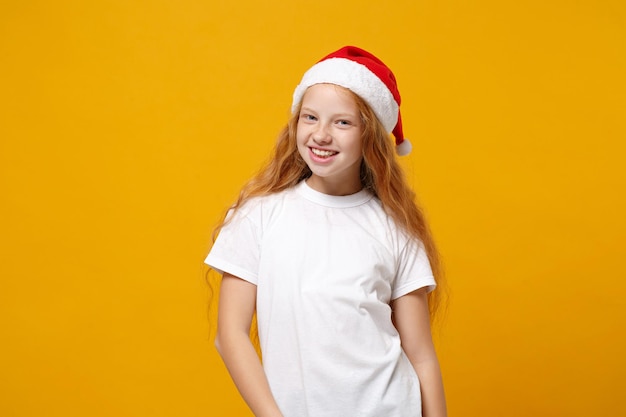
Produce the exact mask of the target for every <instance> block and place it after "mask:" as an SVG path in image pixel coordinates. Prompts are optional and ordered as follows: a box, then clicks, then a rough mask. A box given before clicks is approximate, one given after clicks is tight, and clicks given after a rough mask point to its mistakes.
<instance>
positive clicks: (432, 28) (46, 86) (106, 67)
mask: <svg viewBox="0 0 626 417" xmlns="http://www.w3.org/2000/svg"><path fill="white" fill-rule="evenodd" d="M383 4H384V5H383ZM625 12H626V6H625V3H624V2H623V1H621V0H613V1H609V0H606V1H602V0H582V1H576V2H574V1H565V0H561V1H543V0H530V1H515V2H514V1H495V0H492V1H488V0H475V1H458V0H453V1H424V0H420V1H412V0H406V1H396V2H393V1H392V2H367V1H362V0H351V1H346V2H337V1H327V0H320V1H317V2H290V1H285V2H280V1H275V2H269V4H265V3H263V2H252V1H244V2H239V1H199V0H181V1H176V2H174V1H169V2H167V1H145V0H144V1H124V0H109V1H69V0H59V1H47V2H46V1H16V2H8V1H3V2H2V4H1V5H0V95H1V96H0V98H1V100H0V211H1V216H0V236H1V247H0V250H1V252H0V253H1V261H0V329H1V332H2V333H1V334H2V336H1V337H2V339H1V343H0V415H2V416H5V417H13V416H20V417H22V416H151V417H157V416H185V417H187V416H249V415H250V414H249V412H248V411H247V409H246V407H245V405H244V404H243V402H242V401H241V400H240V399H239V397H238V395H237V393H236V391H235V389H234V388H233V385H232V383H231V382H230V380H229V378H228V376H227V374H226V372H225V370H224V368H223V366H222V364H221V362H220V361H219V359H218V357H217V355H216V353H215V350H214V349H213V347H212V343H211V342H210V341H209V335H208V334H209V331H208V324H207V314H206V303H207V298H208V296H207V288H206V285H205V282H204V269H203V267H202V260H203V258H204V256H205V254H206V252H207V251H208V248H209V245H210V232H211V229H212V227H213V225H214V224H215V222H216V221H217V219H218V216H219V215H220V214H221V213H222V211H223V210H224V208H225V207H226V206H227V205H228V204H229V203H230V202H231V201H232V199H233V198H234V196H235V195H236V192H237V190H238V188H239V187H240V186H241V185H242V183H243V182H244V181H245V179H246V178H248V177H249V176H250V175H251V174H252V173H253V172H254V171H255V169H256V168H257V167H258V166H259V164H260V163H261V161H262V160H263V159H264V158H265V157H266V156H267V154H268V152H269V149H270V147H271V146H272V143H273V141H274V138H275V136H276V134H277V132H278V131H279V130H280V128H281V127H282V125H283V124H284V122H285V121H286V118H287V116H288V109H289V105H290V98H291V93H292V90H293V88H294V87H295V85H296V83H297V82H298V80H299V78H300V76H301V74H302V73H303V72H304V71H305V70H306V69H307V68H308V67H309V66H310V65H312V64H313V62H314V61H316V60H317V59H319V58H321V57H322V56H323V55H325V54H326V53H328V52H330V51H332V50H334V49H336V48H338V47H340V46H343V45H344V44H356V45H359V46H362V47H364V48H366V49H369V50H371V51H372V52H374V53H376V54H377V55H379V56H380V57H382V58H383V59H384V60H385V61H386V62H387V63H388V64H389V65H390V66H391V67H392V68H393V69H394V71H395V72H396V75H397V77H398V80H399V84H400V91H401V93H402V95H403V106H402V110H403V118H404V124H405V133H406V134H407V136H408V137H409V138H410V139H411V140H412V142H413V144H414V147H415V150H414V152H413V154H412V155H411V156H410V157H408V158H406V159H404V161H403V164H404V165H405V166H406V168H407V170H408V173H409V176H410V178H411V182H412V183H413V184H414V186H415V187H416V189H417V191H418V193H419V195H420V199H421V201H422V203H423V205H424V206H425V208H426V211H427V213H428V216H429V218H430V220H431V222H432V227H433V229H434V232H435V234H436V237H437V240H438V242H439V245H440V249H441V251H442V254H443V257H444V260H445V263H446V270H447V276H448V280H449V283H450V286H451V290H452V296H451V300H450V304H449V309H448V315H447V319H446V322H445V325H444V327H443V328H442V329H441V330H439V331H438V332H437V345H438V348H439V352H440V359H441V363H442V369H443V374H444V378H445V384H446V390H447V396H448V403H449V409H450V414H451V415H455V416H466V417H470V416H481V417H484V416H624V415H626V405H625V403H624V399H623V394H624V389H625V388H626V387H625V383H624V377H625V375H626V363H625V362H626V360H625V352H626V342H625V339H626V337H625V336H624V327H625V326H624V318H625V311H624V307H623V298H624V293H625V289H626V284H625V279H626V274H625V272H626V266H625V260H624V247H625V245H624V238H625V237H626V233H625V232H626V230H625V229H626V227H625V221H624V211H625V209H626V204H625V197H624V188H625V187H624V177H625V176H624V171H623V168H622V166H623V160H624V155H625V152H624V151H625V145H624V141H625V139H626V123H625V118H626V117H625V116H626V99H625V97H626V86H625V82H624V74H626V13H625Z"/></svg>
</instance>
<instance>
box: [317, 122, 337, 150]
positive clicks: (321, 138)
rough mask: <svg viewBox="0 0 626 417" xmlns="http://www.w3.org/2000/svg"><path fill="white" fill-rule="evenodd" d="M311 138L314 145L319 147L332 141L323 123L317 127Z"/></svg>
mask: <svg viewBox="0 0 626 417" xmlns="http://www.w3.org/2000/svg"><path fill="white" fill-rule="evenodd" d="M312 138H313V141H314V142H315V143H317V144H320V145H321V144H327V143H330V142H331V141H332V140H333V138H332V136H331V135H330V133H329V132H328V128H327V126H326V125H325V124H323V123H320V124H319V125H318V126H317V129H315V131H314V132H313V135H312Z"/></svg>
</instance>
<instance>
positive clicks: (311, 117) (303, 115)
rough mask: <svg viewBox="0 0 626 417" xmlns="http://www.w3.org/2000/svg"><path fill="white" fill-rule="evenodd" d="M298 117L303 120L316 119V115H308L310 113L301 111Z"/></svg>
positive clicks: (310, 120) (311, 120)
mask: <svg viewBox="0 0 626 417" xmlns="http://www.w3.org/2000/svg"><path fill="white" fill-rule="evenodd" d="M300 118H301V119H302V120H304V121H305V122H314V121H316V120H317V117H315V116H313V115H310V114H306V113H302V114H301V115H300Z"/></svg>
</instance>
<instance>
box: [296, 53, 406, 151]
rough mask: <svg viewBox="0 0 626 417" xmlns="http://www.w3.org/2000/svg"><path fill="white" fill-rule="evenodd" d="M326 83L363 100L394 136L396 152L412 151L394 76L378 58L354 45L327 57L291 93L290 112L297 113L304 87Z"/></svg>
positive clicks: (308, 72)
mask: <svg viewBox="0 0 626 417" xmlns="http://www.w3.org/2000/svg"><path fill="white" fill-rule="evenodd" d="M325 83H328V84H335V85H339V86H341V87H344V88H347V89H349V90H351V91H352V92H354V93H355V94H357V95H358V96H359V97H361V98H362V99H363V100H365V102H366V103H367V104H368V105H369V106H370V107H371V108H372V110H373V111H374V113H375V114H376V117H378V120H379V121H380V122H381V124H382V125H383V127H384V128H385V130H387V132H388V133H393V136H394V137H395V139H396V153H397V154H398V155H408V154H409V153H410V152H411V149H412V146H411V143H410V142H409V141H408V140H407V139H406V138H405V137H404V133H403V132H402V117H401V116H400V92H399V91H398V84H397V82H396V77H395V76H394V75H393V72H391V69H389V67H387V66H386V65H385V64H384V63H383V62H382V61H381V60H380V59H378V58H376V57H375V56H374V55H372V54H371V53H369V52H367V51H365V50H363V49H361V48H357V47H356V46H344V47H343V48H341V49H339V50H337V51H335V52H332V53H330V54H328V55H327V56H325V57H324V58H322V59H321V60H320V61H319V62H318V63H317V64H315V65H313V66H312V67H311V68H310V69H309V70H308V71H307V72H306V73H304V76H303V77H302V80H301V81H300V84H298V86H297V87H296V89H295V91H294V93H293V102H292V106H291V111H292V112H295V111H296V109H297V107H298V104H299V103H300V101H301V100H302V97H304V93H305V91H306V89H307V88H309V87H310V86H312V85H315V84H325Z"/></svg>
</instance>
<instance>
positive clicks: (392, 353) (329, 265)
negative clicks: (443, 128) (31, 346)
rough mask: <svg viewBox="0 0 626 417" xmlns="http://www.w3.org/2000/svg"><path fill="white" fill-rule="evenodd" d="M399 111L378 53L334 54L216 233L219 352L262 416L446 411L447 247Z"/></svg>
mask: <svg viewBox="0 0 626 417" xmlns="http://www.w3.org/2000/svg"><path fill="white" fill-rule="evenodd" d="M399 105H400V95H399V93H398V89H397V85H396V81H395V77H394V75H393V74H392V72H391V71H390V70H389V68H387V67H386V66H385V64H383V63H382V62H381V61H380V60H379V59H377V58H376V57H375V56H373V55H372V54H370V53H368V52H366V51H364V50H362V49H359V48H356V47H351V46H348V47H344V48H342V49H340V50H338V51H336V52H333V53H331V54H330V55H328V56H326V57H325V58H323V59H322V60H321V61H320V62H318V63H317V64H315V65H314V66H313V67H312V68H311V69H309V70H308V71H307V72H306V73H305V75H304V77H303V79H302V81H301V82H300V84H299V85H298V86H297V88H296V90H295V92H294V98H293V104H292V117H291V119H290V121H289V123H288V125H287V126H286V127H285V129H284V130H283V132H282V133H281V135H280V137H279V139H278V142H277V144H276V147H275V150H274V154H273V158H272V159H271V160H270V162H269V163H268V164H267V166H266V167H265V168H263V169H262V170H261V171H260V172H259V174H257V175H256V176H255V177H254V178H253V179H252V180H251V181H250V182H249V183H248V184H247V185H246V186H245V187H244V188H243V190H242V191H241V193H240V195H239V198H238V200H237V202H236V203H235V204H234V206H233V208H232V209H231V210H230V212H229V214H228V215H227V218H226V220H225V221H224V222H222V224H221V225H220V226H218V228H217V229H216V233H219V236H218V237H217V239H216V241H215V243H214V245H213V248H212V249H211V252H210V253H209V255H208V257H207V259H206V263H207V264H208V265H209V266H211V267H212V268H213V269H214V270H216V271H218V272H219V273H222V274H223V277H222V283H221V290H220V298H219V299H220V301H219V310H218V329H217V335H216V346H217V350H218V351H219V353H220V355H221V356H222V358H223V360H224V363H225V364H226V367H227V368H228V371H229V372H230V374H231V376H232V379H233V381H234V382H235V384H236V386H237V388H238V389H239V391H240V393H241V395H242V396H243V398H244V400H245V401H246V402H247V404H248V405H249V407H250V409H251V410H252V412H253V413H254V414H255V415H256V416H258V417H265V416H267V417H270V416H271V417H274V416H284V417H348V416H350V417H352V416H355V417H409V416H411V417H415V416H421V415H423V416H426V417H436V416H445V415H446V407H445V400H444V394H443V385H442V382H441V373H440V370H439V364H438V361H437V357H436V354H435V351H434V348H433V343H432V339H431V334H430V320H429V318H430V314H429V298H430V299H431V305H430V312H431V313H432V312H433V311H434V307H436V305H434V304H433V303H432V301H433V300H435V298H434V296H433V294H437V293H438V292H433V293H431V295H430V296H427V293H429V292H431V291H432V290H434V288H435V286H436V280H435V277H437V278H438V268H437V266H438V262H437V254H436V251H435V248H434V244H433V241H432V238H431V236H430V234H429V232H428V228H427V225H426V222H425V220H424V217H423V215H422V213H421V211H420V210H419V209H418V207H417V206H416V205H415V202H414V194H413V192H412V191H411V190H410V189H409V187H408V186H407V184H406V182H405V179H404V177H403V174H402V171H401V168H400V167H399V164H398V162H397V160H396V157H395V155H394V147H393V145H392V143H391V141H390V138H389V133H391V132H392V131H393V134H394V136H395V139H396V148H397V149H396V150H397V151H398V153H400V154H405V153H408V151H410V145H409V143H408V142H407V141H406V140H405V139H404V137H403V134H402V123H401V119H400V113H399ZM433 272H434V273H433ZM255 313H256V318H257V323H258V335H259V340H260V348H261V353H262V358H263V362H262V363H261V362H260V361H259V358H258V356H257V354H256V351H255V348H254V346H253V344H252V343H251V342H250V337H249V332H250V326H251V324H252V321H253V316H254V314H255Z"/></svg>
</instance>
